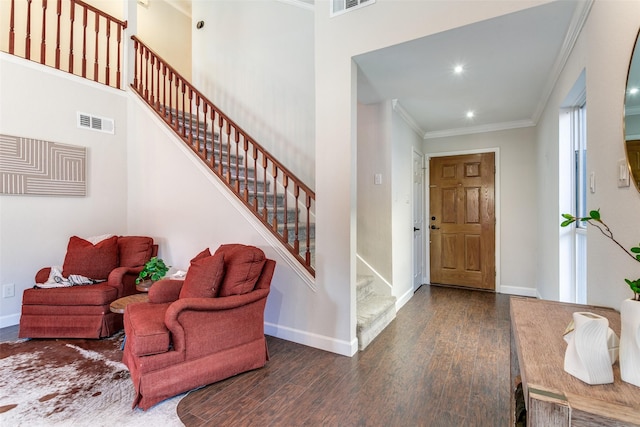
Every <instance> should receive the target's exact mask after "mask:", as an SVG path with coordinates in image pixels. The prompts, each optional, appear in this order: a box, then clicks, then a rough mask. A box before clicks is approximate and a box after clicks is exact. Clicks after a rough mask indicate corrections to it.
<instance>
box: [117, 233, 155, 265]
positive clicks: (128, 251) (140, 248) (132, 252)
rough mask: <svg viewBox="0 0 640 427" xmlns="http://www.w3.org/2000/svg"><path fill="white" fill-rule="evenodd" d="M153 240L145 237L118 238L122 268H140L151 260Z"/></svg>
mask: <svg viewBox="0 0 640 427" xmlns="http://www.w3.org/2000/svg"><path fill="white" fill-rule="evenodd" d="M152 252H153V239H152V238H151V237H144V236H121V237H118V254H119V259H120V267H138V266H141V265H144V264H145V263H146V262H147V261H149V259H150V258H151V253H152Z"/></svg>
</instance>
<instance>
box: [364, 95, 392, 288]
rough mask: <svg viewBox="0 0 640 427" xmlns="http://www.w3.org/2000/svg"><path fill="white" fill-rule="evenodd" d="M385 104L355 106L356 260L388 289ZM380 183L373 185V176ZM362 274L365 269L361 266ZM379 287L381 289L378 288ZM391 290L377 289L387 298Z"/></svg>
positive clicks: (388, 151)
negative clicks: (356, 127) (356, 176)
mask: <svg viewBox="0 0 640 427" xmlns="http://www.w3.org/2000/svg"><path fill="white" fill-rule="evenodd" d="M390 119H391V108H390V105H389V103H388V102H382V103H378V104H372V105H364V104H358V246H357V248H358V249H357V250H358V256H359V257H360V258H361V259H362V261H363V262H364V263H365V264H367V265H368V266H369V267H370V268H371V269H372V270H373V271H371V272H368V273H369V274H372V275H374V277H376V276H379V277H376V282H382V284H383V285H386V286H387V287H388V284H390V283H392V282H393V268H392V259H393V258H392V253H393V251H392V242H393V233H392V228H391V217H392V216H391V214H392V207H391V204H392V194H391V188H392V181H393V176H392V169H391V157H392V156H391V150H392V148H391V147H392V139H391V129H390V125H391V123H390ZM375 174H380V175H381V176H382V181H381V183H380V184H379V185H376V184H375V183H374V175H375ZM363 270H364V266H363ZM381 287H382V286H381ZM390 291H391V289H384V288H383V289H380V292H383V293H386V294H390Z"/></svg>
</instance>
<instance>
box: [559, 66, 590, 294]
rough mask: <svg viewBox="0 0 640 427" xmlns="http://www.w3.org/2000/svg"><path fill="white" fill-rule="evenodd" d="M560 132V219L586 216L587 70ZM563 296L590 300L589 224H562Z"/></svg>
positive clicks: (567, 103)
mask: <svg viewBox="0 0 640 427" xmlns="http://www.w3.org/2000/svg"><path fill="white" fill-rule="evenodd" d="M558 119H559V121H558V124H559V129H558V130H559V134H558V138H559V139H558V142H559V144H558V150H559V151H558V161H559V163H558V166H559V168H558V185H559V187H558V191H559V200H558V208H559V212H558V218H559V217H560V214H562V213H571V214H572V215H575V216H578V217H583V216H586V214H587V209H588V207H587V206H588V203H587V195H588V193H587V190H588V189H589V188H590V184H589V177H588V174H587V104H586V72H585V71H583V72H582V73H581V74H580V77H579V78H578V80H577V81H576V83H575V84H574V86H573V88H572V89H571V90H570V91H569V93H568V94H567V97H566V98H565V100H564V102H563V103H562V106H561V108H560V112H559V117H558ZM558 227H559V228H560V231H559V242H558V243H559V260H558V261H559V289H558V290H559V295H558V296H559V299H560V301H564V302H572V303H583V304H584V303H586V302H587V230H586V224H584V223H576V224H575V225H572V226H570V227H566V228H563V227H560V223H559V222H558Z"/></svg>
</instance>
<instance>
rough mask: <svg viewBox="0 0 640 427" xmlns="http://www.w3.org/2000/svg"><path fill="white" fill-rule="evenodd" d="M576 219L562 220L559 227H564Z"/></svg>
mask: <svg viewBox="0 0 640 427" xmlns="http://www.w3.org/2000/svg"><path fill="white" fill-rule="evenodd" d="M575 221H576V220H575V219H568V220H566V221H562V223H561V224H560V227H566V226H567V225H569V224H573V223H574V222H575Z"/></svg>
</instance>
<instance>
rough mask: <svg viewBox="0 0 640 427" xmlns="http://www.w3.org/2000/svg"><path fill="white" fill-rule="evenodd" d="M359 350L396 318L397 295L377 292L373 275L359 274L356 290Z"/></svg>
mask: <svg viewBox="0 0 640 427" xmlns="http://www.w3.org/2000/svg"><path fill="white" fill-rule="evenodd" d="M356 295H357V298H356V311H357V317H358V320H357V325H356V336H357V337H358V350H360V351H362V350H364V349H365V348H366V347H367V346H368V345H369V344H370V343H371V342H372V341H373V340H374V339H375V337H377V336H378V334H380V332H382V331H383V330H384V328H386V327H387V326H388V325H389V323H391V321H392V320H393V319H395V318H396V297H394V296H384V295H379V294H376V293H375V291H374V289H373V277H372V276H361V275H360V276H358V278H357V290H356Z"/></svg>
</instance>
